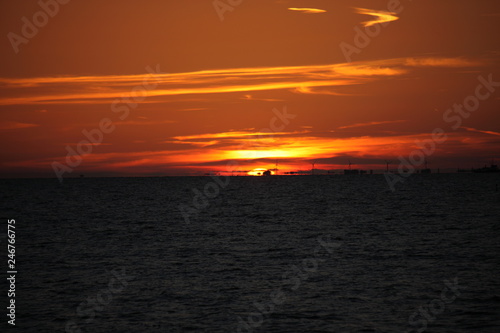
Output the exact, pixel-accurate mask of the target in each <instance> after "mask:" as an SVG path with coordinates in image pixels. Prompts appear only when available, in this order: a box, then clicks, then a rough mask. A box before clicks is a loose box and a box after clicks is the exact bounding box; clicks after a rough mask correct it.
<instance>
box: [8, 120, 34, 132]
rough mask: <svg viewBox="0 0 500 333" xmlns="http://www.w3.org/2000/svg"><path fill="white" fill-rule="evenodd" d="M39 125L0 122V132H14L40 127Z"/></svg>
mask: <svg viewBox="0 0 500 333" xmlns="http://www.w3.org/2000/svg"><path fill="white" fill-rule="evenodd" d="M38 126H40V125H38V124H29V123H20V122H17V121H2V122H0V130H13V129H21V128H30V127H38Z"/></svg>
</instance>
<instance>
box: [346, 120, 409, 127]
mask: <svg viewBox="0 0 500 333" xmlns="http://www.w3.org/2000/svg"><path fill="white" fill-rule="evenodd" d="M404 122H406V120H386V121H371V122H368V123H357V124H352V125H347V126H341V127H337V129H346V128H355V127H366V126H375V125H382V124H396V123H404Z"/></svg>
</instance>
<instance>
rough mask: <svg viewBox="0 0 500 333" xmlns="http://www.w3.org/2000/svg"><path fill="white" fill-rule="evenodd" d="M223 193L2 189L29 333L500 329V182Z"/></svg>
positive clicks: (358, 183) (91, 182)
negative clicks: (204, 195) (10, 221)
mask: <svg viewBox="0 0 500 333" xmlns="http://www.w3.org/2000/svg"><path fill="white" fill-rule="evenodd" d="M209 183H212V184H216V183H214V182H213V179H211V178H210V177H165V178H82V179H66V180H65V181H64V183H63V184H62V185H61V184H59V183H58V182H57V180H54V179H31V180H29V179H25V180H5V179H4V180H0V184H1V188H2V191H1V202H2V207H3V208H2V217H3V220H4V227H2V229H3V230H4V231H5V230H6V228H7V227H6V225H7V222H6V219H7V218H15V219H16V226H17V229H16V232H17V234H16V240H17V242H16V251H17V253H16V254H17V258H16V259H17V269H18V275H17V280H16V304H17V308H16V311H17V312H16V330H17V331H19V332H341V333H345V332H407V331H408V332H417V331H420V332H422V331H425V332H491V333H497V332H500V283H499V276H500V192H497V191H496V190H495V186H496V184H498V185H499V186H500V175H498V174H432V175H413V176H412V177H410V178H409V179H408V180H407V181H406V183H404V184H399V185H398V186H397V191H396V192H391V191H390V190H389V187H388V186H387V183H386V181H385V179H384V176H383V175H366V176H331V177H328V176H296V177H293V176H291V177H280V176H278V177H232V178H230V180H229V184H228V185H227V186H226V187H225V188H220V187H215V186H214V185H207V184H209ZM205 186H206V188H207V191H209V192H208V193H209V195H210V196H211V197H212V198H209V199H207V202H203V200H201V199H200V198H198V199H197V200H198V201H196V200H195V201H196V202H197V203H198V205H206V207H203V208H201V209H198V215H197V216H195V215H194V213H193V211H194V209H195V208H194V207H193V198H194V197H195V192H193V188H197V189H198V190H200V191H201V192H203V191H204V188H205ZM217 192H218V193H217ZM212 194H213V195H212ZM180 205H185V206H183V207H184V208H186V207H191V208H189V209H191V210H192V211H191V212H192V214H191V217H190V222H189V223H187V222H186V220H185V219H184V218H183V215H182V214H181V211H180V210H179V207H180ZM186 209H187V208H186ZM1 240H2V244H3V245H2V248H5V247H6V243H5V241H6V237H4V236H2V238H1ZM2 253H5V254H6V251H5V250H4V251H2ZM4 258H5V256H4ZM6 260H7V258H5V264H6ZM4 271H5V268H4ZM4 274H5V272H4ZM2 280H3V281H4V282H3V284H2V290H3V291H2V295H4V297H3V298H2V299H4V300H6V297H5V292H4V291H5V290H7V289H8V286H7V284H6V283H5V279H2ZM2 302H3V306H2V307H3V309H4V311H5V312H6V310H5V306H6V304H7V301H2ZM2 316H3V317H4V321H7V319H6V316H5V313H4V314H2ZM2 325H4V323H2ZM5 325H6V324H5Z"/></svg>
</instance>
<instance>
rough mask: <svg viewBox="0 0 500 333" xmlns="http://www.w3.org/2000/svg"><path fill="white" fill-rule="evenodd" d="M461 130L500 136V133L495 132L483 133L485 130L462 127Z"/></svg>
mask: <svg viewBox="0 0 500 333" xmlns="http://www.w3.org/2000/svg"><path fill="white" fill-rule="evenodd" d="M461 128H463V129H465V130H467V131H469V132H476V133H484V134H490V135H496V136H500V133H498V132H494V131H483V130H478V129H476V128H472V127H461Z"/></svg>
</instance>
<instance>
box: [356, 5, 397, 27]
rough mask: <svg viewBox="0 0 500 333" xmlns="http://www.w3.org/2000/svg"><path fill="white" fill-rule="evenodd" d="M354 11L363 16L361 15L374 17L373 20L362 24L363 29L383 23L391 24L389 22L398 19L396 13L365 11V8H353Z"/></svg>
mask: <svg viewBox="0 0 500 333" xmlns="http://www.w3.org/2000/svg"><path fill="white" fill-rule="evenodd" d="M354 9H355V10H356V13H358V14H363V15H371V16H373V17H375V18H374V19H372V20H370V21H366V22H363V23H362V24H363V26H365V27H370V26H372V25H375V24H380V23H385V22H391V21H396V20H398V19H399V17H397V16H396V13H393V12H386V11H383V10H373V9H366V8H354Z"/></svg>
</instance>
